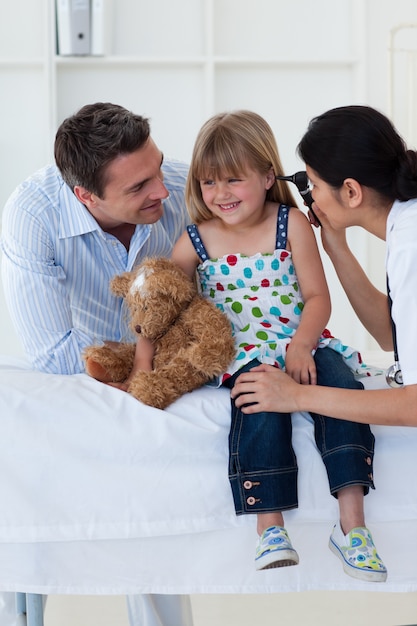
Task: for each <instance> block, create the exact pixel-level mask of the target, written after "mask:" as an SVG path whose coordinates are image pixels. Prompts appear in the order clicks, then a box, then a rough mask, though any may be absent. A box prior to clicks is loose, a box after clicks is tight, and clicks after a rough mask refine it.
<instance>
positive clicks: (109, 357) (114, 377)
mask: <svg viewBox="0 0 417 626" xmlns="http://www.w3.org/2000/svg"><path fill="white" fill-rule="evenodd" d="M133 354H134V346H129V345H128V344H115V345H114V346H113V345H107V344H105V345H104V346H89V347H87V348H86V349H85V350H84V352H83V359H84V362H85V371H86V372H87V374H88V375H89V376H91V377H92V378H95V379H96V380H99V381H100V382H102V383H110V382H113V383H115V382H122V381H124V380H126V378H127V377H128V376H129V373H130V371H131V369H132V365H133Z"/></svg>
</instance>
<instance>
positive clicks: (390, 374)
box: [385, 277, 403, 387]
mask: <svg viewBox="0 0 417 626" xmlns="http://www.w3.org/2000/svg"><path fill="white" fill-rule="evenodd" d="M387 293H388V306H389V313H390V317H391V328H392V344H393V347H394V365H391V367H389V368H388V369H387V371H386V374H385V378H386V381H387V383H388V385H389V386H390V387H401V386H402V384H403V375H402V372H401V367H400V361H399V359H398V349H397V330H396V328H395V322H394V320H393V319H392V299H391V296H390V292H389V285H388V277H387Z"/></svg>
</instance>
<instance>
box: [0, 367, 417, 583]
mask: <svg viewBox="0 0 417 626" xmlns="http://www.w3.org/2000/svg"><path fill="white" fill-rule="evenodd" d="M369 382H371V381H369ZM380 382H381V381H380V380H378V381H377V384H380ZM0 415H1V418H0V423H1V431H0V447H1V452H0V455H1V456H0V458H1V463H2V472H1V473H2V476H3V480H1V481H0V502H1V505H2V515H1V516H0V589H3V590H11V591H13V590H15V589H19V590H23V589H25V590H28V591H36V592H37V591H41V592H43V593H136V592H154V593H198V592H213V593H219V592H225V593H229V592H230V593H236V592H239V591H240V592H248V593H249V592H268V591H295V590H300V589H329V588H330V589H347V588H350V589H360V588H366V589H368V590H370V589H371V587H375V589H377V590H385V591H389V590H392V591H410V590H415V589H417V564H416V563H415V558H414V556H413V554H415V553H416V548H417V546H416V545H414V544H415V543H417V481H416V480H415V477H416V476H417V471H416V470H417V454H416V453H415V452H416V449H417V430H416V429H411V428H380V427H376V428H374V429H373V430H374V432H375V435H376V439H377V443H376V457H375V468H374V469H375V481H376V487H377V489H376V490H375V491H371V493H370V494H369V496H367V498H366V500H365V503H366V513H367V522H368V525H369V526H370V527H371V529H372V532H373V534H374V538H375V540H376V542H377V545H378V548H379V550H380V552H381V553H382V555H383V557H384V560H385V561H386V562H387V565H388V567H389V571H390V574H389V582H388V583H386V584H384V585H382V587H383V589H381V585H372V586H370V585H369V584H367V583H359V582H357V581H354V580H353V579H350V578H348V577H347V576H346V575H345V574H343V572H342V571H341V566H340V564H339V563H338V562H337V560H336V559H335V557H334V556H333V555H332V554H331V553H330V551H329V550H328V549H327V547H326V545H327V540H328V535H329V533H330V530H331V526H332V524H333V522H334V521H335V519H336V518H337V502H336V501H335V499H334V498H332V497H331V496H330V494H329V491H328V484H327V477H326V473H325V470H324V466H323V463H322V461H321V459H320V456H319V454H318V452H317V450H316V449H315V445H314V439H313V432H312V425H311V420H310V418H309V416H307V415H304V414H296V415H294V417H293V425H294V437H293V440H294V448H295V451H296V454H297V458H298V462H299V501H300V508H299V509H298V510H295V511H290V512H288V513H287V514H286V515H285V517H286V525H287V528H288V530H289V532H290V535H291V537H292V540H293V543H294V545H295V546H296V548H297V550H298V552H299V554H300V559H301V563H300V566H298V567H296V568H284V570H283V571H276V570H274V571H272V572H262V573H260V572H255V571H254V567H253V549H254V542H255V518H254V517H253V516H244V517H239V518H236V516H235V514H234V509H233V502H232V497H231V492H230V487H229V483H228V479H227V456H228V454H227V435H228V429H229V419H230V418H229V398H228V392H227V391H226V390H216V389H211V388H203V389H200V390H197V391H195V392H193V393H192V394H187V395H186V396H184V397H183V398H181V399H180V400H178V401H177V402H176V403H175V404H174V405H172V406H171V407H170V408H169V409H168V410H167V411H158V410H156V409H152V408H149V407H145V406H144V405H142V404H140V403H139V402H137V401H136V400H135V399H133V398H131V397H130V396H128V395H127V394H125V393H123V392H120V391H118V390H116V389H113V388H110V387H107V386H104V385H101V384H100V383H97V382H96V381H94V380H92V379H91V378H89V377H87V376H85V375H77V376H55V375H47V374H40V373H37V372H33V371H30V370H28V369H25V368H24V367H22V366H21V364H19V363H16V362H13V361H11V360H10V359H3V361H2V365H1V368H0ZM398 536H400V537H401V538H406V540H404V541H399V540H398ZM413 542H414V543H413Z"/></svg>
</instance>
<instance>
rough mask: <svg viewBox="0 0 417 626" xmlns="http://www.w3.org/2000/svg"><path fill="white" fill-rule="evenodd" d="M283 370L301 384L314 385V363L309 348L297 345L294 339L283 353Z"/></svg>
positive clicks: (315, 380)
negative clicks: (284, 353)
mask: <svg viewBox="0 0 417 626" xmlns="http://www.w3.org/2000/svg"><path fill="white" fill-rule="evenodd" d="M285 371H286V372H287V374H288V375H289V376H291V378H293V379H294V380H295V381H296V382H297V383H300V384H301V385H316V384H317V371H316V364H315V362H314V359H313V355H312V354H311V350H308V348H305V347H303V346H299V345H298V344H297V341H296V340H294V339H293V340H292V341H291V342H290V343H289V345H288V348H287V353H286V355H285Z"/></svg>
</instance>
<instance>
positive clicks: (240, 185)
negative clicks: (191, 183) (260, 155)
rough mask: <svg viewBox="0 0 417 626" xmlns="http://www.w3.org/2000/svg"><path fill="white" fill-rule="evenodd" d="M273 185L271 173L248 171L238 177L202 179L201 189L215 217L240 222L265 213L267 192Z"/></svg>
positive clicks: (205, 201) (206, 203) (204, 199)
mask: <svg viewBox="0 0 417 626" xmlns="http://www.w3.org/2000/svg"><path fill="white" fill-rule="evenodd" d="M274 182H275V177H274V175H273V172H272V171H271V172H268V173H267V174H262V173H260V172H257V171H255V170H252V169H248V170H246V171H245V172H242V173H241V174H240V175H239V176H230V177H229V176H225V177H224V178H223V177H222V178H207V179H203V180H200V188H201V194H202V198H203V201H204V203H205V205H206V206H207V208H208V209H209V210H210V211H211V213H212V214H213V216H215V217H218V218H220V219H221V220H222V221H225V220H227V221H229V220H233V222H236V221H238V222H241V221H245V220H246V219H248V218H252V217H254V216H255V215H256V214H257V213H258V212H259V211H262V210H263V208H264V204H265V198H266V193H267V191H268V189H269V188H270V187H271V185H272V184H273V183H274Z"/></svg>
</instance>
